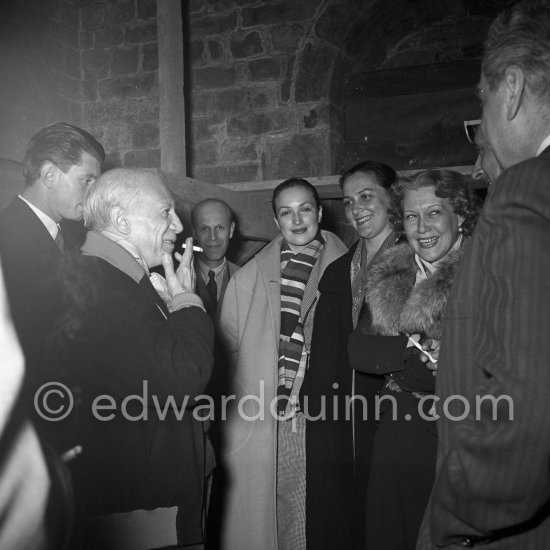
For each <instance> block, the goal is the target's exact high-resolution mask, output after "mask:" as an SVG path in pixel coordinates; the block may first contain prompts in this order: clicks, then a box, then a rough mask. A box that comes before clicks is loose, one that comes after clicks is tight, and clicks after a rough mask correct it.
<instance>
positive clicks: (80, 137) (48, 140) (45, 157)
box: [23, 122, 105, 185]
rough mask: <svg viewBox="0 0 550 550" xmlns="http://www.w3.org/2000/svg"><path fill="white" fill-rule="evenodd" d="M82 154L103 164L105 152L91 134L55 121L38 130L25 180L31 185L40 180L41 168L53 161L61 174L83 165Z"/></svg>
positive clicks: (25, 167) (27, 158) (29, 152)
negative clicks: (81, 161)
mask: <svg viewBox="0 0 550 550" xmlns="http://www.w3.org/2000/svg"><path fill="white" fill-rule="evenodd" d="M82 153H88V154H89V155H91V156H92V157H94V158H95V159H97V160H98V161H99V163H100V164H103V161H104V160H105V150H104V149H103V146H102V145H101V143H99V142H98V141H97V140H96V139H95V138H94V137H93V136H92V135H91V134H89V133H88V132H86V131H85V130H82V128H77V127H76V126H72V125H71V124H67V123H66V122H55V123H54V124H50V125H49V126H46V127H45V128H42V129H41V130H39V131H38V132H37V133H36V134H34V136H33V137H32V138H31V139H30V141H29V143H28V144H27V148H26V149H25V155H24V157H23V177H24V178H25V184H26V185H32V184H33V183H34V182H35V181H36V180H37V179H38V178H39V177H40V169H41V168H42V166H43V165H44V164H45V163H46V162H52V163H53V164H55V165H56V166H57V167H58V168H59V169H60V170H61V171H63V172H68V171H69V170H70V168H71V166H74V165H77V164H79V163H80V160H81V157H82Z"/></svg>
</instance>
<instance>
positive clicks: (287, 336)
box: [277, 233, 324, 414]
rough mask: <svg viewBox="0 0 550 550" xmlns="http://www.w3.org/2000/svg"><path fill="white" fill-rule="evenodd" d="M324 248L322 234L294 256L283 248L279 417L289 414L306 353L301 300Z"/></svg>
mask: <svg viewBox="0 0 550 550" xmlns="http://www.w3.org/2000/svg"><path fill="white" fill-rule="evenodd" d="M323 244H324V241H323V238H322V237H321V234H320V233H317V236H316V237H315V239H313V241H311V242H310V243H309V244H308V245H307V246H306V248H304V249H303V250H302V251H301V252H299V253H298V254H294V252H292V250H291V249H290V247H289V245H288V244H287V243H286V242H285V241H283V242H282V244H281V332H280V338H279V363H278V390H277V396H278V403H277V409H278V412H279V414H284V412H285V410H286V407H287V404H288V401H289V399H290V395H291V392H292V386H293V385H294V380H295V379H296V374H297V373H298V368H299V366H300V360H301V358H302V351H303V349H304V328H303V324H302V323H303V320H302V316H301V313H302V298H303V297H304V291H305V288H306V285H307V282H308V279H309V276H310V274H311V270H312V269H313V266H314V265H315V262H317V259H318V258H319V255H320V254H321V249H322V248H323Z"/></svg>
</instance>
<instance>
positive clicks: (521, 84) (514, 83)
mask: <svg viewBox="0 0 550 550" xmlns="http://www.w3.org/2000/svg"><path fill="white" fill-rule="evenodd" d="M504 86H505V93H506V97H505V107H506V118H507V120H514V118H516V116H517V114H518V111H519V108H520V107H521V103H522V100H523V96H524V91H525V76H524V74H523V71H522V70H521V69H520V68H519V67H516V66H514V65H511V66H510V67H508V68H507V69H506V71H505V73H504Z"/></svg>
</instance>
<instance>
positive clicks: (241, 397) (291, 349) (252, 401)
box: [220, 179, 346, 550]
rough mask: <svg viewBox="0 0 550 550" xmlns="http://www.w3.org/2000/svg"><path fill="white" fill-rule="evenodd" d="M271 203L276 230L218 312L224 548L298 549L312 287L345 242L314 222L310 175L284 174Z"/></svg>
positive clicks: (317, 209)
mask: <svg viewBox="0 0 550 550" xmlns="http://www.w3.org/2000/svg"><path fill="white" fill-rule="evenodd" d="M272 205H273V212H274V215H275V222H276V224H277V226H278V227H279V229H280V231H281V235H279V236H277V237H276V238H275V239H274V240H273V241H272V242H271V243H269V244H268V245H267V246H266V247H265V248H264V249H263V250H262V251H261V252H260V253H259V254H257V255H256V256H255V257H254V258H253V259H252V260H251V261H250V262H249V263H248V264H246V265H245V266H244V267H243V268H241V269H240V270H239V271H238V272H237V273H236V275H235V276H234V277H233V278H232V279H231V281H230V282H229V285H228V287H227V290H226V293H225V297H224V301H223V305H222V312H221V318H220V329H221V332H222V335H223V338H224V343H225V346H226V349H227V351H228V353H229V357H230V360H229V363H230V365H231V369H232V372H231V380H232V393H234V394H235V399H234V400H232V401H230V402H229V403H228V405H227V407H225V409H226V410H225V411H224V410H222V414H224V413H225V419H222V421H223V424H222V431H223V435H222V437H223V440H224V444H223V448H224V451H223V453H222V457H221V459H222V461H223V463H224V467H225V468H226V471H227V477H228V480H227V495H226V502H225V506H224V510H225V514H226V515H225V518H224V520H223V526H222V536H221V540H222V547H223V548H224V550H258V549H260V548H261V549H262V550H275V549H277V550H279V549H280V550H284V549H288V550H305V419H304V414H303V413H302V412H301V410H300V407H299V404H298V394H299V390H300V386H301V383H302V381H303V378H304V375H305V374H306V370H307V363H308V357H309V344H310V339H311V331H312V323H313V313H314V310H315V305H316V302H317V285H318V282H319V279H320V277H321V275H322V273H323V271H324V270H325V268H326V267H327V266H328V265H329V264H330V263H331V262H333V261H334V260H335V259H337V258H338V257H340V256H341V255H342V254H344V253H345V252H346V247H345V246H344V244H343V243H342V242H341V241H340V239H338V237H336V236H335V235H333V234H332V233H330V232H328V231H323V230H319V222H320V221H321V216H322V209H321V206H320V202H319V196H318V194H317V191H316V190H315V188H314V187H313V186H312V185H311V184H310V183H309V182H308V181H306V180H303V179H291V180H287V181H285V182H283V183H282V184H280V185H279V186H278V187H277V188H276V189H275V190H274V193H273V202H272ZM281 303H283V307H281Z"/></svg>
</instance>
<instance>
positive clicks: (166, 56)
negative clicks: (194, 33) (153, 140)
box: [157, 0, 187, 176]
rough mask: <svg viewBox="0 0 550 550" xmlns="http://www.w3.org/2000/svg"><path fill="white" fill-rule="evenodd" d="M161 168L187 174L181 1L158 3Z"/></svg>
mask: <svg viewBox="0 0 550 550" xmlns="http://www.w3.org/2000/svg"><path fill="white" fill-rule="evenodd" d="M157 29H158V33H157V34H158V63H159V130H160V136H159V139H160V167H161V169H162V170H164V171H166V172H171V173H172V174H181V175H183V176H185V175H186V174H187V167H186V160H185V105H184V96H183V84H184V83H183V34H182V11H181V2H180V0H160V1H158V2H157Z"/></svg>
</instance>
